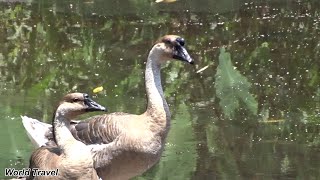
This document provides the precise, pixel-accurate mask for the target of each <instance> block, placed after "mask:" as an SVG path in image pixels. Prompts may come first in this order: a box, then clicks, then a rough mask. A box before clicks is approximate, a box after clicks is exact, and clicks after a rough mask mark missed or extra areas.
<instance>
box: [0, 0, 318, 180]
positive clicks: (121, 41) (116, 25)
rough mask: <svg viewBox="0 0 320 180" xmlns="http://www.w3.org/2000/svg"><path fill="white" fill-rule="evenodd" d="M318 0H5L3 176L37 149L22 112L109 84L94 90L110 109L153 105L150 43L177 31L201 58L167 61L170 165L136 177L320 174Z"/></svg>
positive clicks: (1, 31) (0, 10) (1, 27)
mask: <svg viewBox="0 0 320 180" xmlns="http://www.w3.org/2000/svg"><path fill="white" fill-rule="evenodd" d="M319 7H320V4H319V2H318V1H316V0H314V1H312V0H310V1H293V0H290V1H281V2H278V1H267V2H262V1H233V0H229V1H209V0H201V1H196V0H186V1H183V0H180V1H176V2H172V3H155V2H153V1H140V0H132V1H121V2H118V1H107V2H105V1H99V0H88V1H84V2H79V1H72V0H70V1H66V2H52V1H32V2H12V1H8V2H3V1H2V2H1V3H0V14H1V16H0V42H1V43H0V74H1V76H0V99H1V101H0V117H2V126H1V131H0V138H1V141H0V152H1V153H0V178H8V177H4V168H6V167H14V168H19V169H21V168H23V167H25V166H27V165H28V158H29V156H30V154H31V152H32V149H33V147H32V146H31V143H30V141H29V140H28V138H27V136H26V134H25V132H24V129H23V127H22V124H21V120H20V115H28V116H31V117H33V118H38V119H43V120H44V121H46V122H50V118H51V115H52V111H53V108H54V107H55V105H56V103H57V101H58V100H59V98H61V97H62V96H63V95H64V94H66V93H67V92H72V91H79V92H88V93H91V92H92V89H94V88H95V87H97V86H101V85H102V86H103V87H104V89H105V90H104V91H103V92H101V93H99V94H97V95H94V100H96V101H97V102H99V103H101V104H103V105H106V106H107V107H108V109H109V111H110V112H115V111H124V112H129V113H135V114H138V113H141V112H143V111H144V109H145V106H146V100H145V89H144V80H143V72H144V68H145V64H144V62H145V59H146V56H147V53H148V51H149V49H150V47H151V46H152V44H153V43H154V42H155V40H156V39H157V38H159V37H161V36H162V35H164V34H178V35H181V36H183V37H184V38H185V39H186V42H187V49H188V51H189V52H190V54H191V55H192V57H194V59H195V60H196V64H195V65H194V66H190V65H187V64H182V63H180V62H170V63H168V64H167V65H166V66H165V67H164V68H163V70H162V75H163V76H162V79H163V85H164V90H165V93H166V97H167V100H168V103H169V105H170V110H171V112H172V126H171V131H170V134H169V137H168V139H167V143H166V150H165V152H164V154H163V157H162V158H161V161H160V163H158V164H157V165H156V166H155V167H153V168H152V169H150V170H149V171H148V172H146V173H145V174H143V175H142V176H141V177H137V178H136V179H318V177H319V176H320V170H319V169H320V155H319V154H320V153H319V150H320V149H319V147H320V139H319V137H320V136H319V132H320V128H319V125H320V101H319V100H320V88H319V84H320V79H319V77H320V74H319V68H320V64H319V62H320V61H319V57H320V43H319V42H320V16H319V10H320V9H319ZM223 48H225V50H224V49H223ZM229 53H230V54H229ZM229 55H230V56H229ZM202 68H204V69H202ZM201 69H202V71H201V72H199V71H200V70H201ZM91 94H92V93H91ZM91 115H92V114H91ZM88 116H90V115H88Z"/></svg>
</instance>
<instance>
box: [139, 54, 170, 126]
mask: <svg viewBox="0 0 320 180" xmlns="http://www.w3.org/2000/svg"><path fill="white" fill-rule="evenodd" d="M160 58H161V56H159V54H157V52H156V50H154V48H153V49H152V50H151V51H150V54H149V56H148V61H147V65H146V72H145V83H146V90H147V96H148V106H147V111H146V113H147V114H148V115H150V116H151V119H152V123H153V124H154V125H156V126H155V128H157V130H159V131H160V132H163V131H166V130H168V128H169V123H170V122H169V121H170V117H171V115H170V111H169V106H168V104H167V102H166V100H165V98H164V94H163V89H162V85H161V76H160V69H161V59H160ZM159 128H160V129H159Z"/></svg>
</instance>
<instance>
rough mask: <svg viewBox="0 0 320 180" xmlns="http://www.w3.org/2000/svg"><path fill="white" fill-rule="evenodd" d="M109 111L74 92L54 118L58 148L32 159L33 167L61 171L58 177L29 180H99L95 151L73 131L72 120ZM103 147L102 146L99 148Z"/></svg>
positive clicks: (36, 153)
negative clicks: (88, 114) (89, 113)
mask: <svg viewBox="0 0 320 180" xmlns="http://www.w3.org/2000/svg"><path fill="white" fill-rule="evenodd" d="M104 110H105V108H104V107H102V106H101V105H99V104H97V103H96V102H94V101H93V100H91V99H90V98H89V96H88V95H87V94H82V93H71V94H68V95H66V96H65V97H64V98H63V100H62V101H61V102H60V103H59V106H58V108H57V110H56V112H55V114H54V117H53V127H54V131H53V132H54V136H55V140H56V142H57V144H58V146H44V147H40V148H38V149H36V150H35V151H34V152H33V153H32V155H31V158H30V168H31V169H32V171H34V170H35V169H36V168H37V169H39V170H50V171H55V170H57V169H58V170H57V171H58V174H55V175H56V176H36V175H35V176H34V175H33V173H31V176H30V177H28V178H27V179H78V180H80V179H98V176H97V173H96V171H95V170H94V167H93V164H94V163H93V156H94V148H93V147H92V146H87V145H85V144H84V143H82V142H80V141H77V140H76V139H75V138H74V137H73V136H72V134H71V133H70V131H69V128H70V127H69V126H70V120H71V119H72V118H75V117H77V116H78V115H80V114H83V113H85V112H89V111H104ZM98 146H99V145H98Z"/></svg>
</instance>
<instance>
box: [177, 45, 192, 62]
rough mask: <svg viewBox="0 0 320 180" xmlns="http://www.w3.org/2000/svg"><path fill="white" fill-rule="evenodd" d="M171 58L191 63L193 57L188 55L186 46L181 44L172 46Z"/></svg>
mask: <svg viewBox="0 0 320 180" xmlns="http://www.w3.org/2000/svg"><path fill="white" fill-rule="evenodd" d="M173 58H174V59H178V60H181V61H185V62H188V63H189V64H193V63H194V61H193V59H192V58H191V57H190V55H189V53H188V51H187V50H186V48H184V47H183V46H181V45H176V46H175V47H174V54H173Z"/></svg>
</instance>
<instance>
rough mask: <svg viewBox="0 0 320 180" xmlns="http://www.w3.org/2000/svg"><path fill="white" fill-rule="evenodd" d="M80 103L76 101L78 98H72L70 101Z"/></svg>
mask: <svg viewBox="0 0 320 180" xmlns="http://www.w3.org/2000/svg"><path fill="white" fill-rule="evenodd" d="M79 101H80V99H78V98H73V99H72V102H79Z"/></svg>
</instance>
